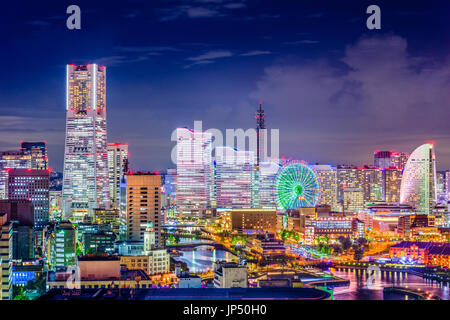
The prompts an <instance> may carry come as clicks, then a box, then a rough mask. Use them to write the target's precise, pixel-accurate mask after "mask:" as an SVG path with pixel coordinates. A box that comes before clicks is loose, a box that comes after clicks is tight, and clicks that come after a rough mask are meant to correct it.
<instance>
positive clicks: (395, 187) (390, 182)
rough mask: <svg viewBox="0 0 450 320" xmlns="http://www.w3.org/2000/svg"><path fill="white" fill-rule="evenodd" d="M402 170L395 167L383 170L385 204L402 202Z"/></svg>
mask: <svg viewBox="0 0 450 320" xmlns="http://www.w3.org/2000/svg"><path fill="white" fill-rule="evenodd" d="M402 172H403V170H402V169H398V168H395V167H390V168H386V169H385V170H383V194H384V201H385V202H388V203H390V202H400V187H401V183H402Z"/></svg>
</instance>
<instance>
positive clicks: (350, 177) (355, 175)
mask: <svg viewBox="0 0 450 320" xmlns="http://www.w3.org/2000/svg"><path fill="white" fill-rule="evenodd" d="M360 173H361V171H360V170H359V169H358V167H355V166H352V165H350V166H348V165H340V166H338V167H337V181H338V201H340V202H342V200H343V197H344V189H345V188H360V187H361V179H360Z"/></svg>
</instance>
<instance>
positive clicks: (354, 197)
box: [343, 188, 364, 213]
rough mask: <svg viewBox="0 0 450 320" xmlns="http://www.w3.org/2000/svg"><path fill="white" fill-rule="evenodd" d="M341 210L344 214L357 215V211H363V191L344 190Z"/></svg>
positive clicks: (355, 189)
mask: <svg viewBox="0 0 450 320" xmlns="http://www.w3.org/2000/svg"><path fill="white" fill-rule="evenodd" d="M343 209H344V212H345V213H358V212H359V211H361V210H364V189H363V188H346V189H344V205H343Z"/></svg>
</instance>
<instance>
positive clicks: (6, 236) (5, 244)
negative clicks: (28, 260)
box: [0, 212, 13, 300]
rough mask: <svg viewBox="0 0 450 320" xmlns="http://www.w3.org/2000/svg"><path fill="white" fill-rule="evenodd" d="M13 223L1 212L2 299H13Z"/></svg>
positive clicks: (0, 265) (0, 264)
mask: <svg viewBox="0 0 450 320" xmlns="http://www.w3.org/2000/svg"><path fill="white" fill-rule="evenodd" d="M12 234H13V229H12V223H11V222H10V221H9V220H8V217H7V215H6V213H1V212H0V270H1V274H0V280H1V283H0V289H1V290H0V300H11V299H12V281H11V275H12V248H13V246H12Z"/></svg>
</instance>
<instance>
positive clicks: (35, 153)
mask: <svg viewBox="0 0 450 320" xmlns="http://www.w3.org/2000/svg"><path fill="white" fill-rule="evenodd" d="M20 149H21V150H22V152H24V153H28V154H29V155H30V156H31V169H33V170H45V169H48V157H47V145H46V143H45V141H41V142H24V141H21V145H20Z"/></svg>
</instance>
